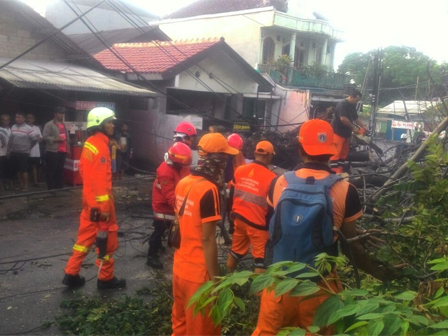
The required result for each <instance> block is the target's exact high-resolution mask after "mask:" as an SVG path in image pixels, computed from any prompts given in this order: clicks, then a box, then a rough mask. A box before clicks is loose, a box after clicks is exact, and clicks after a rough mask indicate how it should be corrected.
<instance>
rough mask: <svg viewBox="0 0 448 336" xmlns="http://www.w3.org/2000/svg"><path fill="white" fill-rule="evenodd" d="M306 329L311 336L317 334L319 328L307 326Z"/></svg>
mask: <svg viewBox="0 0 448 336" xmlns="http://www.w3.org/2000/svg"><path fill="white" fill-rule="evenodd" d="M307 329H308V331H309V332H310V333H312V334H315V333H317V332H318V331H319V330H320V328H319V327H317V326H309V327H307Z"/></svg>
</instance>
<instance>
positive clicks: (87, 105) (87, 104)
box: [75, 101, 115, 111]
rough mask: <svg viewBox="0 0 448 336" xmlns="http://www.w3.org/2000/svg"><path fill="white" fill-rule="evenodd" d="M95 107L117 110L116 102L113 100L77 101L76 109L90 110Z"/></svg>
mask: <svg viewBox="0 0 448 336" xmlns="http://www.w3.org/2000/svg"><path fill="white" fill-rule="evenodd" d="M95 107H107V108H109V109H111V110H112V111H114V110H115V103H112V102H92V101H76V103H75V110H77V111H90V110H91V109H94V108H95Z"/></svg>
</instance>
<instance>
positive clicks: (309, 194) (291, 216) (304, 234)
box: [265, 172, 342, 277]
mask: <svg viewBox="0 0 448 336" xmlns="http://www.w3.org/2000/svg"><path fill="white" fill-rule="evenodd" d="M284 177H285V179H286V182H288V186H287V187H286V188H285V189H284V190H283V192H282V194H281V196H280V199H279V201H278V203H277V205H276V207H275V209H274V214H273V216H272V218H271V221H270V223H269V237H270V239H269V241H268V243H267V245H266V252H265V253H266V255H265V263H266V266H268V265H270V264H271V263H276V262H279V261H297V262H302V263H306V264H308V265H310V266H311V267H315V258H316V256H317V255H318V254H320V253H323V252H326V253H327V254H328V255H333V256H337V254H338V247H337V244H336V243H335V242H334V232H333V202H332V201H331V197H330V194H329V190H330V188H331V187H332V186H333V185H334V184H335V183H336V182H338V181H340V180H342V177H340V176H337V175H334V174H330V175H329V176H328V177H326V178H324V179H321V180H316V179H315V178H314V177H312V176H311V177H308V178H306V179H304V178H300V177H298V176H297V175H296V174H295V172H287V173H285V175H284ZM303 272H309V270H306V269H304V270H303V271H299V272H297V273H293V274H290V275H289V276H293V277H294V276H296V275H297V274H299V273H303Z"/></svg>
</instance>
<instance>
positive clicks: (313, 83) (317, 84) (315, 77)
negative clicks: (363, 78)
mask: <svg viewBox="0 0 448 336" xmlns="http://www.w3.org/2000/svg"><path fill="white" fill-rule="evenodd" d="M258 70H259V71H260V72H263V73H267V74H269V76H271V78H272V79H273V80H274V82H275V83H277V84H279V85H283V86H295V87H300V88H322V89H332V90H343V89H344V88H345V87H346V86H347V85H349V84H350V77H349V76H346V75H344V74H339V73H334V72H323V71H319V72H316V73H312V72H311V73H309V71H304V70H303V69H302V70H301V69H300V68H299V69H296V68H293V67H288V68H284V69H283V70H282V71H280V70H276V69H272V68H270V67H269V66H266V65H259V66H258Z"/></svg>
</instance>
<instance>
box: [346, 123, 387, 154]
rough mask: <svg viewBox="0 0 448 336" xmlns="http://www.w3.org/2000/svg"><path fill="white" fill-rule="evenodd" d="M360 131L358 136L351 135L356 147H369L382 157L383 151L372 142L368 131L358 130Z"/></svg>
mask: <svg viewBox="0 0 448 336" xmlns="http://www.w3.org/2000/svg"><path fill="white" fill-rule="evenodd" d="M360 131H361V132H360V133H359V134H355V133H353V135H354V139H355V141H356V143H357V144H358V145H363V146H369V147H370V148H372V149H373V150H374V151H375V152H376V153H377V154H378V155H383V150H382V149H381V148H380V147H378V146H377V145H375V144H374V143H373V142H372V137H371V135H370V133H369V131H368V130H364V129H360Z"/></svg>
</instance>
